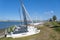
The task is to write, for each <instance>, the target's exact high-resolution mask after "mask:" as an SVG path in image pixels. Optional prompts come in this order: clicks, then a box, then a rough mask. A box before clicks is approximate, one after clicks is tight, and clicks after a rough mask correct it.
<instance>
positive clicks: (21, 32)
mask: <svg viewBox="0 0 60 40" xmlns="http://www.w3.org/2000/svg"><path fill="white" fill-rule="evenodd" d="M21 8H22V14H23V19H24V25H21V26H19V27H17V26H16V29H15V30H14V32H11V34H7V36H6V37H12V38H18V37H25V36H30V35H34V34H37V33H39V32H40V30H38V29H37V28H35V27H34V26H32V25H28V22H27V16H28V17H29V18H30V16H29V14H28V12H27V10H26V8H25V6H24V4H23V3H22V1H21ZM30 21H31V22H32V23H31V24H33V21H32V20H31V18H30Z"/></svg>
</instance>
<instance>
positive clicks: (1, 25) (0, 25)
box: [0, 22, 21, 29]
mask: <svg viewBox="0 0 60 40" xmlns="http://www.w3.org/2000/svg"><path fill="white" fill-rule="evenodd" d="M20 24H21V22H0V29H4V28H8V27H10V26H13V25H20Z"/></svg>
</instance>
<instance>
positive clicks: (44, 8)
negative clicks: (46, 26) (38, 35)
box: [0, 0, 60, 20]
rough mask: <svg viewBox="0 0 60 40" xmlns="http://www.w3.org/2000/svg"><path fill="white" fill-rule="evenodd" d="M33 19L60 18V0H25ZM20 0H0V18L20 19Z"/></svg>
mask: <svg viewBox="0 0 60 40" xmlns="http://www.w3.org/2000/svg"><path fill="white" fill-rule="evenodd" d="M23 3H24V5H25V7H26V9H27V11H28V12H29V14H30V16H31V18H32V19H36V17H37V19H39V20H47V19H49V18H51V17H52V16H53V15H56V16H57V18H58V19H60V0H23ZM19 7H20V3H19V0H0V20H20V15H19Z"/></svg>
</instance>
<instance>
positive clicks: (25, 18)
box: [20, 0, 27, 31]
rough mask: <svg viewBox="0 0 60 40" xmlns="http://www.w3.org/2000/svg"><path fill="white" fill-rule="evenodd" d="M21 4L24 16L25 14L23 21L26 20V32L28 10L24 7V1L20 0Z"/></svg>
mask: <svg viewBox="0 0 60 40" xmlns="http://www.w3.org/2000/svg"><path fill="white" fill-rule="evenodd" d="M20 2H21V8H22V14H23V20H24V26H25V29H26V30H25V31H27V16H26V9H25V7H24V4H23V2H22V0H20Z"/></svg>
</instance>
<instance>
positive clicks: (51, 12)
mask: <svg viewBox="0 0 60 40" xmlns="http://www.w3.org/2000/svg"><path fill="white" fill-rule="evenodd" d="M44 14H46V15H48V16H51V15H53V14H54V11H52V10H51V11H46V12H44Z"/></svg>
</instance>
